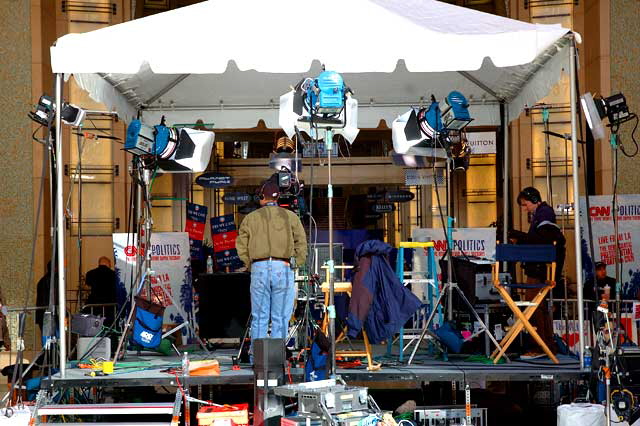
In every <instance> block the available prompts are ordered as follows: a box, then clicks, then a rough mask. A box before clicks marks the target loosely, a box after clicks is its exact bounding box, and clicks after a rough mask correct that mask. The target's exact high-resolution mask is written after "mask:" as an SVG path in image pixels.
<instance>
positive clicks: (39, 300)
mask: <svg viewBox="0 0 640 426" xmlns="http://www.w3.org/2000/svg"><path fill="white" fill-rule="evenodd" d="M53 286H54V290H53V305H54V308H55V309H56V310H57V309H58V274H56V275H55V276H54V277H53ZM50 290H51V271H47V273H46V274H45V275H44V276H43V277H42V278H40V281H38V285H37V288H36V306H38V307H49V296H50V295H51V291H50ZM44 312H45V310H43V309H38V310H37V311H36V324H38V326H39V327H40V331H42V324H43V322H44ZM56 318H57V316H56ZM54 320H55V321H57V320H56V319H54ZM56 324H57V322H56Z"/></svg>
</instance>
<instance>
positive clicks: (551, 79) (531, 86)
mask: <svg viewBox="0 0 640 426" xmlns="http://www.w3.org/2000/svg"><path fill="white" fill-rule="evenodd" d="M554 51H555V52H554ZM568 56H569V55H568V38H566V39H565V38H563V39H561V40H559V41H558V42H557V43H556V44H554V45H553V46H551V47H550V48H549V49H547V51H545V52H544V53H543V54H541V55H540V56H539V57H538V58H536V60H535V61H534V62H532V63H531V64H529V65H527V66H520V67H511V68H510V69H509V71H504V70H501V72H503V73H506V72H510V80H509V84H506V85H504V86H503V87H496V89H495V90H494V89H492V88H491V87H490V86H491V85H493V82H485V81H483V80H481V79H480V78H482V77H484V76H485V75H487V73H479V72H478V73H472V72H467V73H464V74H461V73H454V72H449V73H423V74H420V76H419V77H417V78H416V77H413V78H415V79H417V80H420V79H421V77H423V76H424V77H425V78H426V79H427V84H428V80H429V76H431V75H433V76H434V77H437V81H438V83H439V84H442V80H443V79H444V80H450V81H452V83H453V87H437V88H430V89H433V91H434V92H439V95H440V96H441V97H443V96H444V95H445V94H446V92H448V91H449V90H453V89H457V90H460V86H461V85H464V86H466V87H467V90H466V91H465V92H466V93H465V94H467V96H469V93H468V92H469V91H472V92H473V94H472V99H471V108H470V110H471V115H472V117H474V119H475V120H474V123H473V125H478V126H479V125H487V126H497V125H499V124H500V113H499V107H498V106H497V105H496V103H497V102H499V101H503V102H506V103H509V104H510V107H509V120H510V121H511V120H514V119H516V118H518V116H519V115H520V113H521V112H522V111H523V110H524V108H526V107H527V106H532V105H534V104H535V103H536V102H537V101H539V100H540V99H543V98H544V97H545V96H546V95H547V94H548V93H549V91H550V90H551V88H552V87H553V85H554V84H556V83H557V82H558V81H559V80H560V78H561V74H562V73H563V72H566V71H567V70H568ZM311 68H314V67H311ZM146 70H147V71H146V72H150V70H149V68H147V69H146ZM496 70H500V69H496ZM310 72H312V71H310ZM144 73H145V72H144V71H142V72H141V74H144ZM396 73H398V74H402V76H403V77H404V76H406V75H407V74H405V73H404V72H402V71H396ZM396 73H391V74H386V73H367V74H366V76H367V78H365V79H364V80H370V79H371V78H370V77H371V75H374V76H375V78H376V80H375V81H376V83H375V84H381V82H382V83H383V82H384V80H386V79H388V80H390V81H391V80H393V79H394V78H397V77H399V76H395V75H394V74H396ZM244 74H245V73H243V72H238V71H227V72H226V73H223V74H218V75H198V76H184V77H183V78H180V76H173V75H172V76H163V79H164V80H166V81H167V82H168V84H173V83H174V82H175V81H176V80H177V79H179V80H180V82H179V83H178V84H176V85H175V86H174V87H171V88H170V89H169V90H168V91H167V92H166V93H165V94H164V95H163V96H160V97H158V99H156V100H155V101H154V103H153V104H152V105H151V106H146V105H144V102H143V101H142V100H141V99H144V96H143V95H142V94H141V92H140V87H139V86H138V87H137V88H136V83H139V82H140V81H141V80H144V79H142V78H141V77H142V76H128V75H127V76H123V75H109V74H74V79H75V81H76V83H77V84H78V86H79V87H80V88H81V89H83V90H85V91H86V92H88V94H89V96H90V97H91V98H92V99H93V100H95V101H97V102H100V103H103V104H105V106H106V107H107V109H108V110H110V111H116V112H117V113H118V114H119V115H120V117H121V118H122V119H123V120H124V121H126V122H129V121H130V120H131V119H132V118H135V117H136V116H137V115H138V111H139V109H141V110H142V111H144V117H145V120H149V122H150V123H153V122H156V121H158V122H159V120H160V118H161V117H162V116H163V115H164V116H166V118H167V120H168V123H191V122H195V120H197V119H202V120H204V121H205V122H207V123H210V122H213V123H214V125H215V127H217V128H251V127H254V126H255V125H256V123H257V122H258V120H260V119H262V120H263V121H264V122H265V124H266V126H267V127H269V128H277V127H278V117H277V111H278V105H277V104H276V103H274V102H272V101H273V99H274V98H275V99H277V97H276V95H277V94H278V88H275V91H274V90H270V91H271V92H272V93H266V94H264V95H262V96H258V97H257V98H252V99H251V100H254V101H262V102H263V103H262V104H236V103H233V102H224V103H222V99H223V98H226V99H231V100H232V101H233V94H231V93H224V94H221V95H220V97H219V98H211V101H210V103H208V104H206V105H205V104H202V102H194V104H192V105H190V104H188V101H189V98H188V96H186V97H183V99H184V100H183V101H182V102H179V103H178V104H177V105H176V104H174V103H173V102H172V98H174V97H176V98H180V96H183V95H182V94H181V92H182V91H183V90H185V89H186V88H185V85H187V84H188V82H189V81H190V79H191V81H194V84H193V86H192V87H191V88H190V89H191V91H196V92H197V91H198V90H197V89H198V86H199V85H200V84H202V85H206V83H205V82H206V81H209V80H208V79H210V81H212V82H215V81H217V82H218V83H216V84H215V85H216V86H222V87H224V86H225V85H227V86H228V85H229V83H228V81H232V82H234V84H231V89H230V90H233V88H234V87H235V84H248V83H247V81H248V80H249V79H250V78H253V77H254V76H252V75H247V76H243V75H244ZM248 74H251V73H248ZM309 75H313V74H309ZM408 75H409V76H410V75H411V73H408ZM478 75H480V77H476V76H478ZM285 76H286V75H285ZM67 77H68V76H67ZM270 77H272V78H273V76H270ZM280 77H282V76H280ZM291 77H292V80H291V82H292V83H293V82H294V81H295V77H297V75H292V76H291ZM148 78H149V79H151V78H153V74H152V73H151V74H150V75H149V76H148ZM349 78H351V79H352V80H347V82H348V83H350V82H351V83H355V84H356V85H357V83H358V80H359V79H358V74H351V75H349ZM469 78H471V79H472V80H473V82H471V81H470V80H469ZM498 78H499V77H498ZM194 79H195V80H194ZM238 80H239V82H237V81H238ZM200 81H202V83H200ZM225 82H227V83H225ZM256 83H257V84H258V85H259V84H262V83H261V81H257V82H256ZM280 83H281V84H280V86H281V87H282V89H281V90H280V91H281V92H282V93H284V92H285V91H286V90H287V87H286V85H285V83H283V82H280ZM477 83H480V86H482V88H481V87H480V86H478V85H477ZM375 84H374V86H375ZM365 86H366V85H365ZM161 87H162V85H161ZM391 89H392V88H389V89H388V90H386V91H385V90H382V92H383V93H379V92H380V91H379V90H378V88H375V89H374V91H376V93H374V94H373V95H371V97H369V96H364V98H362V97H359V96H358V95H357V93H358V91H356V97H358V98H359V101H360V105H361V106H360V108H359V126H360V127H361V128H375V127H378V125H379V122H380V120H385V121H386V123H387V126H390V123H391V122H392V121H393V120H394V119H395V118H396V117H397V116H398V115H401V114H402V113H404V112H406V110H407V109H408V108H409V107H410V106H417V105H420V104H424V103H426V102H428V96H427V95H426V94H427V92H426V91H422V92H421V93H422V99H420V97H421V96H420V93H415V94H414V97H413V99H411V98H409V99H407V98H408V96H407V95H406V94H405V95H403V96H400V98H397V97H396V98H395V99H399V100H400V101H399V102H398V101H396V102H384V98H385V96H387V95H388V92H390V91H391ZM485 89H486V90H485ZM228 91H229V89H227V92H228ZM265 91H266V90H265ZM364 91H365V93H366V92H367V88H366V87H365V88H364ZM473 95H475V96H473ZM147 96H149V97H148V98H147V99H150V98H155V97H157V93H154V94H153V95H148V94H147ZM441 97H440V99H441ZM369 98H370V99H371V100H372V101H371V102H367V101H368V99H369ZM217 99H220V101H219V102H216V100H217ZM482 99H484V101H483V100H482ZM380 100H382V101H380Z"/></svg>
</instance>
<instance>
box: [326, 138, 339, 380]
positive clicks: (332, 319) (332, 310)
mask: <svg viewBox="0 0 640 426" xmlns="http://www.w3.org/2000/svg"><path fill="white" fill-rule="evenodd" d="M324 143H325V150H326V151H327V173H328V183H327V198H328V199H329V260H328V261H327V277H328V281H329V306H327V315H329V340H330V341H331V353H330V356H331V368H330V370H329V377H331V378H334V377H335V375H336V329H335V327H336V307H335V304H334V296H335V282H334V273H335V265H334V263H333V185H332V184H331V151H332V150H333V131H332V130H331V128H327V129H326V130H325V135H324Z"/></svg>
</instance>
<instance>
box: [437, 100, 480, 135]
mask: <svg viewBox="0 0 640 426" xmlns="http://www.w3.org/2000/svg"><path fill="white" fill-rule="evenodd" d="M445 101H446V103H447V107H448V108H447V109H446V110H445V111H444V113H443V114H442V119H443V121H444V127H445V129H447V130H462V129H464V128H465V127H467V126H468V125H469V123H471V122H472V121H473V118H471V115H470V114H469V102H468V101H467V98H465V97H464V95H463V94H462V93H460V92H458V91H455V90H454V91H453V92H451V93H449V94H448V95H447V97H446V99H445Z"/></svg>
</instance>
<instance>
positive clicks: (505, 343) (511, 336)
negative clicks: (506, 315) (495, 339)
mask: <svg viewBox="0 0 640 426" xmlns="http://www.w3.org/2000/svg"><path fill="white" fill-rule="evenodd" d="M499 272H500V261H497V262H496V263H494V264H493V265H492V278H493V286H494V287H495V288H496V290H497V291H498V293H499V294H500V296H501V297H502V299H503V300H504V301H505V303H506V304H507V306H509V309H511V311H513V313H514V315H515V316H516V318H517V321H516V322H515V324H513V326H511V329H510V330H509V331H508V332H507V334H506V335H505V336H504V338H503V339H502V340H501V341H500V346H501V348H502V349H496V350H495V351H493V353H492V354H491V357H490V358H491V359H492V360H493V363H494V364H497V363H498V361H500V358H502V357H503V356H504V354H505V353H506V351H507V349H508V348H509V346H510V345H511V344H512V343H513V342H514V341H515V339H516V337H517V336H518V334H520V333H521V332H522V331H523V329H526V330H527V331H528V332H529V334H530V335H531V337H533V339H534V340H535V341H536V343H537V344H538V345H539V346H540V348H541V349H542V350H543V351H544V353H545V354H546V355H547V356H548V357H549V358H550V359H551V360H552V361H553V362H554V363H555V364H559V363H560V362H559V361H558V358H557V357H556V356H555V355H554V354H553V352H551V349H549V347H548V346H547V345H546V343H544V341H543V340H542V338H541V337H540V335H539V334H538V332H537V331H536V329H535V327H533V325H531V323H530V322H529V320H530V319H531V317H532V316H533V313H534V312H535V311H536V309H538V308H539V307H540V305H541V304H542V302H543V301H544V298H545V297H546V296H547V293H549V291H551V289H552V288H553V287H555V285H556V283H555V278H554V277H555V275H556V262H555V261H553V262H550V263H547V281H546V285H545V286H544V287H540V289H539V291H538V294H537V295H536V296H535V297H534V298H533V300H532V301H531V302H530V303H531V304H530V305H529V306H527V308H526V309H525V310H524V311H522V310H521V309H520V307H519V306H518V304H517V303H516V302H515V301H514V300H513V299H512V297H511V294H509V292H508V291H507V290H506V289H505V287H504V286H503V285H502V283H500V274H499Z"/></svg>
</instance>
